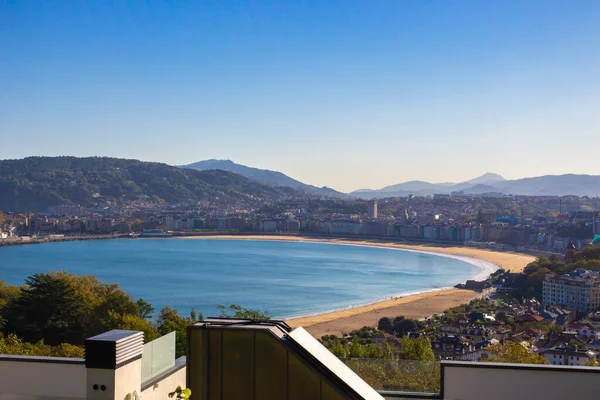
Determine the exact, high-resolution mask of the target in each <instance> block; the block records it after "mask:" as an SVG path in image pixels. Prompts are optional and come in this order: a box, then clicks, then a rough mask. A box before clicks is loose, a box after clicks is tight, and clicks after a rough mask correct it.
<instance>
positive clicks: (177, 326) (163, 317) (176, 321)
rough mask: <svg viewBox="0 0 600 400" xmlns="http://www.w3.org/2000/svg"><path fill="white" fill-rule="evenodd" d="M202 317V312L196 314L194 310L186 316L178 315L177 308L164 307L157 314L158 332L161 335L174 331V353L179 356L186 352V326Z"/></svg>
mask: <svg viewBox="0 0 600 400" xmlns="http://www.w3.org/2000/svg"><path fill="white" fill-rule="evenodd" d="M202 319H204V317H203V316H202V314H199V315H196V311H194V310H192V312H191V313H190V316H189V317H188V318H186V317H182V316H181V315H179V312H177V310H174V309H172V308H170V307H165V308H163V309H162V310H160V313H159V314H158V320H157V325H158V332H159V333H160V334H161V335H166V334H168V333H171V332H175V335H176V339H175V348H176V351H175V353H176V356H177V357H181V356H184V355H186V354H187V327H188V326H189V325H192V324H194V323H195V322H197V321H199V320H202Z"/></svg>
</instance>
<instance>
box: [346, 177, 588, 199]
mask: <svg viewBox="0 0 600 400" xmlns="http://www.w3.org/2000/svg"><path fill="white" fill-rule="evenodd" d="M452 192H463V193H465V194H483V193H492V192H494V193H503V194H513V195H524V196H566V195H574V196H596V194H597V193H600V176H595V175H575V174H566V175H546V176H538V177H532V178H522V179H515V180H506V179H504V178H503V177H502V176H500V175H498V174H493V173H486V174H484V175H482V176H479V177H477V178H474V179H471V180H468V181H465V182H461V183H452V184H448V183H441V184H436V183H428V182H422V181H411V182H405V183H400V184H396V185H391V186H386V187H384V188H381V189H378V190H370V189H362V190H359V191H355V192H352V193H350V194H351V195H354V196H357V197H362V198H384V197H404V196H408V195H410V194H413V195H415V196H428V195H432V194H436V193H439V194H450V193H452Z"/></svg>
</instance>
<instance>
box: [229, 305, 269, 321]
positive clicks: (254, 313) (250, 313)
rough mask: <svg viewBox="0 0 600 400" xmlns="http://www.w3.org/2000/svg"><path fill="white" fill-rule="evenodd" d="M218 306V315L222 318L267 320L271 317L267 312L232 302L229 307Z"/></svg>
mask: <svg viewBox="0 0 600 400" xmlns="http://www.w3.org/2000/svg"><path fill="white" fill-rule="evenodd" d="M218 308H219V310H220V311H221V314H220V315H219V317H223V318H239V319H251V320H253V321H267V320H268V319H270V318H271V317H270V315H269V313H267V312H262V311H260V310H252V309H248V308H244V307H242V306H239V305H237V304H232V305H230V306H229V307H226V306H224V305H220V306H218Z"/></svg>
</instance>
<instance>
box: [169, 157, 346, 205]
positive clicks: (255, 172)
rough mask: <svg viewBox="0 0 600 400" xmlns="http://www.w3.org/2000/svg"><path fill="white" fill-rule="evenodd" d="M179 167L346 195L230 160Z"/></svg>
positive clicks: (331, 194)
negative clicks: (226, 172)
mask: <svg viewBox="0 0 600 400" xmlns="http://www.w3.org/2000/svg"><path fill="white" fill-rule="evenodd" d="M180 168H187V169H195V170H198V171H208V170H215V169H220V170H223V171H229V172H234V173H236V174H240V175H242V176H245V177H246V178H248V179H252V180H255V181H258V182H260V183H263V184H266V185H270V186H287V187H291V188H293V189H297V190H304V191H306V192H309V193H313V194H317V195H321V196H329V197H337V198H344V197H348V195H347V194H345V193H341V192H338V191H337V190H334V189H331V188H328V187H325V186H324V187H321V188H319V187H316V186H313V185H308V184H306V183H303V182H300V181H298V180H296V179H294V178H291V177H289V176H287V175H285V174H284V173H282V172H279V171H271V170H268V169H259V168H253V167H247V166H245V165H242V164H237V163H235V162H233V161H231V160H214V159H211V160H204V161H198V162H195V163H192V164H188V165H181V166H180Z"/></svg>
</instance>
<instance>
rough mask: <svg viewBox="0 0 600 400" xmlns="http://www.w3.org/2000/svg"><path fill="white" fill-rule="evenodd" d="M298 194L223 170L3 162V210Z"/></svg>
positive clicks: (55, 160) (70, 160)
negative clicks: (135, 201) (112, 202)
mask: <svg viewBox="0 0 600 400" xmlns="http://www.w3.org/2000/svg"><path fill="white" fill-rule="evenodd" d="M296 193H297V192H296V191H294V190H293V189H291V188H286V187H272V186H268V185H263V184H260V183H257V182H255V181H251V180H249V179H248V178H245V177H243V176H241V175H238V174H234V173H232V172H226V171H221V170H210V171H196V170H191V169H181V168H177V167H172V166H169V165H166V164H161V163H153V162H142V161H137V160H125V159H117V158H108V157H88V158H77V157H28V158H25V159H21V160H0V209H2V210H5V211H14V212H36V211H44V210H46V209H47V208H48V207H50V206H55V205H60V204H71V203H73V204H81V205H85V206H90V205H93V204H96V203H98V202H99V200H110V201H128V200H138V199H148V198H150V199H152V200H154V201H160V200H163V201H165V202H167V203H170V204H174V203H182V202H190V201H199V200H216V199H218V200H220V201H227V203H229V204H233V203H241V204H248V205H250V204H256V205H261V204H262V203H264V202H265V201H271V200H277V199H281V198H284V197H286V196H290V195H294V194H296Z"/></svg>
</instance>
